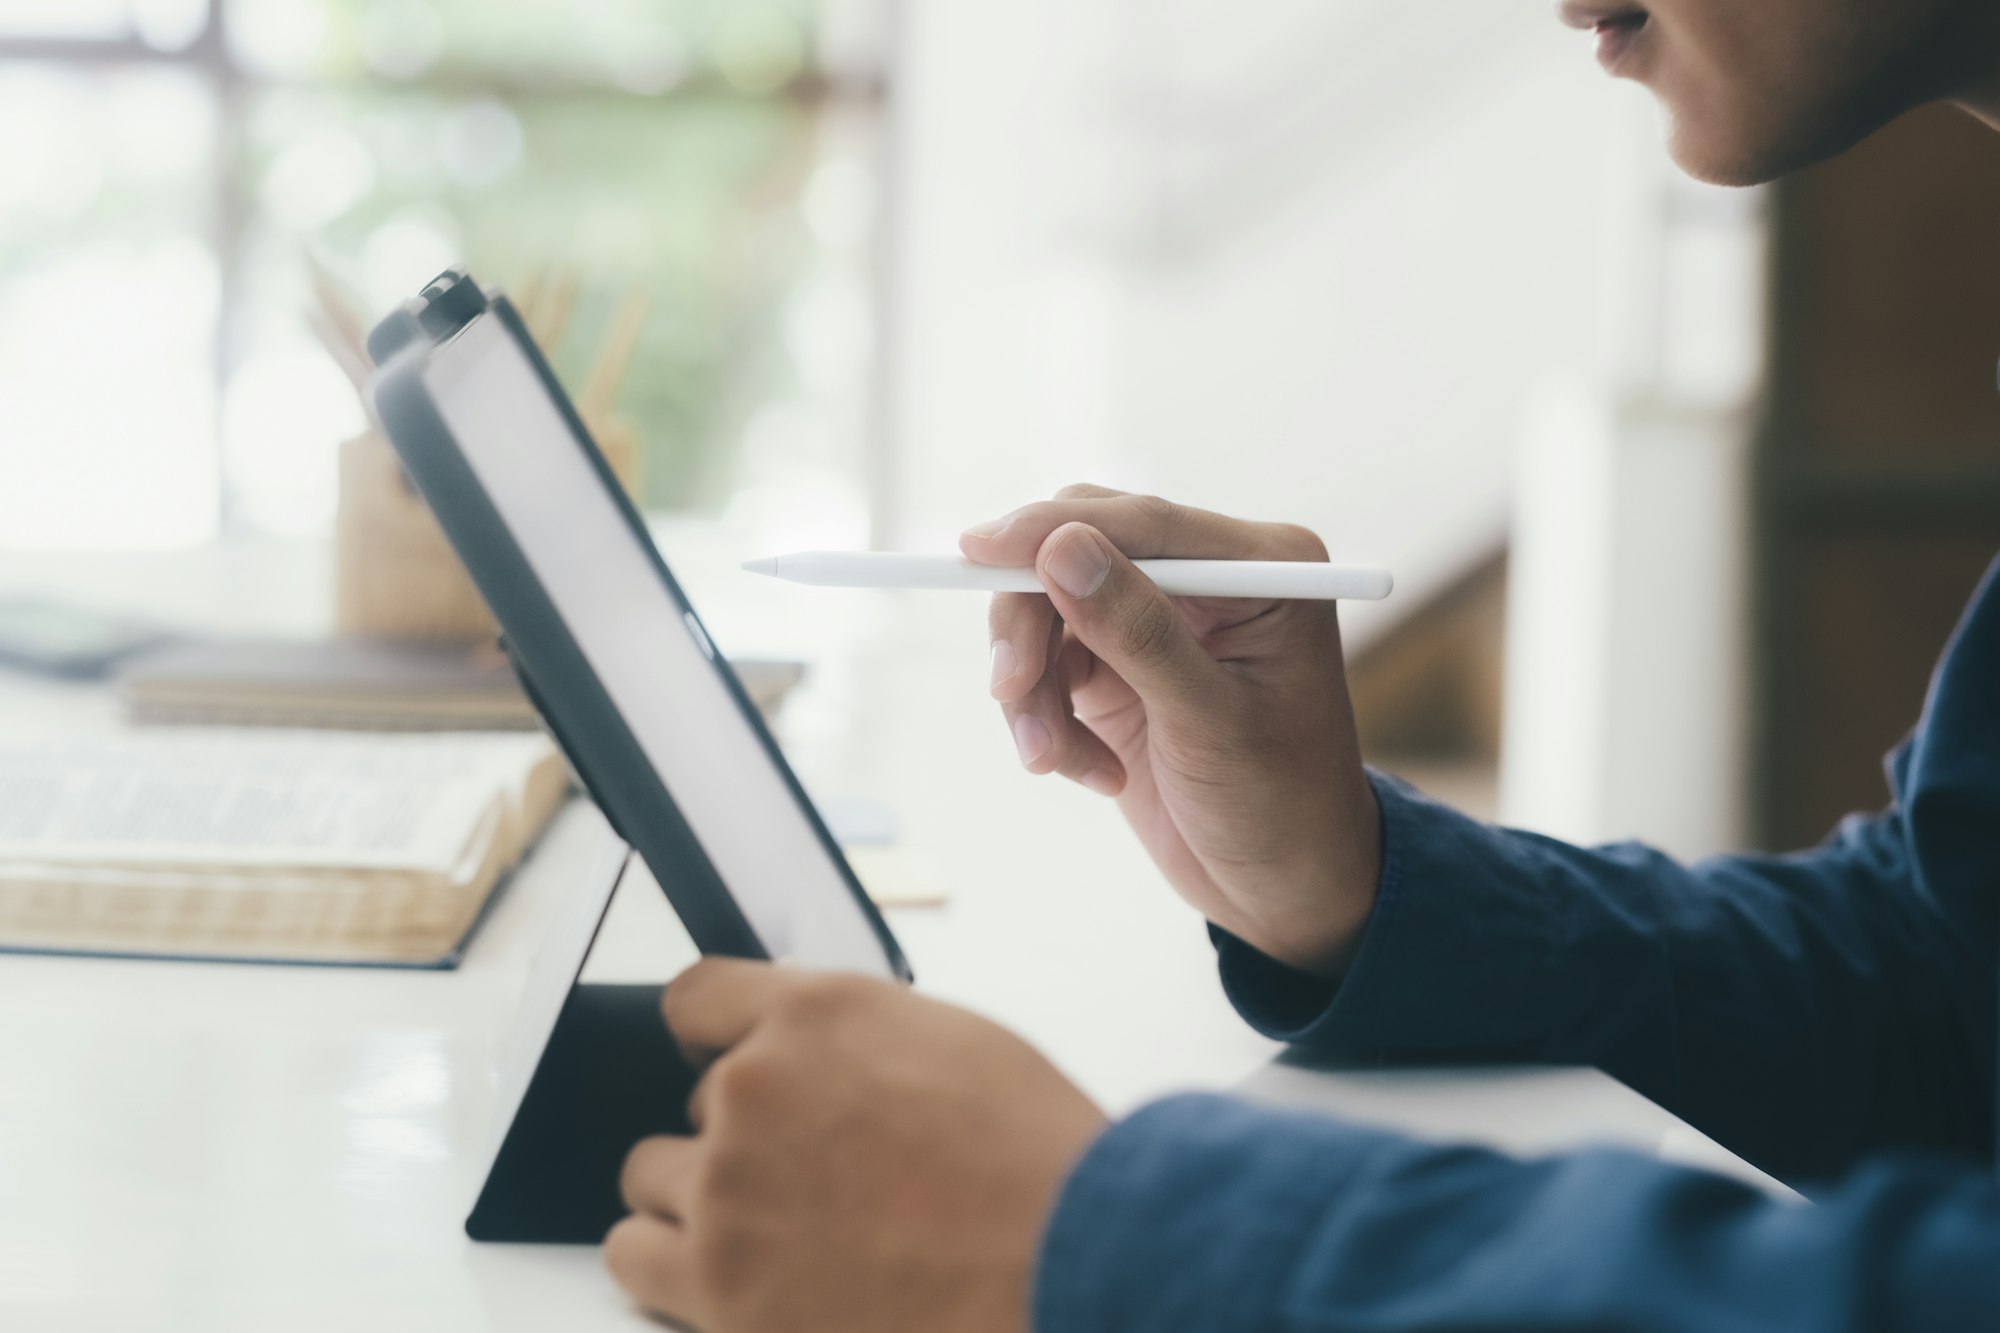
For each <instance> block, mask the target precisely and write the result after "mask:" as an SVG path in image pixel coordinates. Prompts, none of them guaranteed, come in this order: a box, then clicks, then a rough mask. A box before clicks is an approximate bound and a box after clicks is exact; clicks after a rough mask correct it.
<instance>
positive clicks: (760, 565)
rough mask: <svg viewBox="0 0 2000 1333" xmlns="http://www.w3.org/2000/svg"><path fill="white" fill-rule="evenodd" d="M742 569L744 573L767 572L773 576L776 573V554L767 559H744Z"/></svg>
mask: <svg viewBox="0 0 2000 1333" xmlns="http://www.w3.org/2000/svg"><path fill="white" fill-rule="evenodd" d="M743 569H744V572H746V573H750V574H769V575H771V576H772V577H774V578H775V577H776V576H777V573H778V560H777V557H776V556H773V557H771V558H770V559H768V560H745V561H744V562H743Z"/></svg>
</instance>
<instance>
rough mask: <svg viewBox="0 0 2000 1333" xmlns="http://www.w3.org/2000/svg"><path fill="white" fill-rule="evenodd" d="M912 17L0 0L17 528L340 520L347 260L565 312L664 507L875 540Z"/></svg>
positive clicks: (369, 282)
mask: <svg viewBox="0 0 2000 1333" xmlns="http://www.w3.org/2000/svg"><path fill="white" fill-rule="evenodd" d="M886 14H887V10H886V7H885V6H884V5H883V4H881V3H880V2H879V0H591V2H589V3H558V2H557V0H534V2H530V0H503V2H499V3H495V2H491V0H489V2H487V3H481V2H480V0H0V544H4V545H7V546H16V547H19V546H27V547H61V546H125V547H132V546H155V545H173V544H180V543H187V542H194V541H199V540H203V539H205V538H207V537H209V536H212V535H214V534H215V533H216V532H218V531H263V532H275V533H286V534H313V533H319V532H324V531H325V530H326V529H327V528H328V526H329V525H330V521H331V517H332V510H333V505H334V502H335V495H336V488H335V468H334V460H335V453H336V450H337V447H338V445H339V442H340V441H341V440H342V439H344V438H346V437H348V436H350V435H353V434H355V433H358V432H360V431H361V430H363V429H365V424H366V423H365V418H364V416H363V413H362V411H361V408H360V406H359V403H358V400H357V398H356V396H355V394H354V391H353V388H352V386H351V385H350V383H349V382H348V379H347V378H346V376H345V375H344V374H343V372H342V369H341V367H340V366H339V365H338V364H337V363H336V361H335V360H334V359H332V358H331V357H329V356H328V354H327V353H326V351H325V350H324V348H323V347H322V346H321V344H320V342H319V341H317V340H316V338H315V334H314V331H313V329H312V327H311V323H310V320H311V319H312V318H314V316H312V315H311V314H310V312H311V311H312V310H313V309H314V308H315V305H316V297H315V291H314V277H313V274H314V269H315V265H318V266H320V267H321V268H323V269H324V271H325V272H327V273H328V274H330V275H331V277H332V280H333V284H334V286H335V287H336V288H337V289H338V290H340V291H341V292H343V293H344V294H345V295H346V297H347V299H348V300H349V301H350V302H351V303H352V304H353V306H354V307H355V308H356V310H357V312H359V313H362V314H364V315H365V316H366V317H370V318H372V317H373V315H375V314H377V313H379V312H380V311H382V310H385V309H387V308H388V307H389V306H391V305H393V304H394V303H395V302H396V301H398V300H401V299H403V298H404V297H406V296H408V295H410V294H411V293H413V292H414V291H415V290H416V288H417V287H418V286H419V285H421V284H422V283H423V282H424V281H425V280H426V279H428V278H429V277H430V276H432V275H433V274H434V273H435V272H436V271H437V270H438V269H440V268H442V267H444V266H445V265H446V264H448V263H451V262H456V261H458V260H461V259H462V260H465V261H466V262H469V263H470V264H471V265H472V266H473V269H474V271H475V272H477V273H479V274H480V275H481V277H482V278H484V279H485V280H487V281H497V282H499V283H501V284H502V285H504V286H507V287H508V288H509V289H510V290H513V291H515V292H516V293H517V294H528V293H536V294H538V298H539V299H538V307H539V308H540V309H541V311H542V320H543V323H544V324H545V325H546V326H548V327H550V328H551V329H554V330H558V332H557V333H556V335H555V336H553V337H552V340H551V346H552V352H553V356H554V360H555V362H556V365H557V369H558V370H559V371H560V372H561V373H562V375H563V377H564V379H565V380H566V382H567V383H568V384H569V385H570V387H571V388H572V390H573V391H577V392H580V391H581V390H582V389H583V387H584V385H585V384H586V383H587V382H588V381H589V380H590V379H591V378H592V375H593V370H594V367H595V365H596V364H597V363H598V361H599V360H600V358H601V356H602V354H603V352H604V349H605V347H606V344H607V341H608V340H609V339H610V335H611V331H612V329H613V328H614V327H615V326H616V325H617V324H618V322H619V321H620V320H621V318H622V319H626V320H631V321H635V322H634V327H635V328H636V330H637V333H636V336H635V338H634V340H633V342H634V346H633V348H632V352H633V355H632V357H631V369H630V371H629V372H628V373H627V374H626V375H625V376H624V377H623V378H622V381H621V383H620V386H619V388H618V391H617V393H616V396H615V399H613V401H612V404H611V406H610V407H609V408H608V409H606V414H607V415H611V416H615V417H616V418H618V419H620V420H621V421H623V422H626V423H629V425H630V427H631V428H632V429H633V430H634V431H636V433H637V436H638V438H639V440H640V441H641V442H642V456H643V459H644V477H645V483H644V492H645V493H644V499H645V501H646V503H647V504H648V505H650V506H652V507H656V508H671V509H693V510H706V511H717V510H720V509H722V508H724V507H726V506H731V505H734V506H749V507H751V508H753V509H755V508H758V507H762V508H763V509H765V510H772V509H775V510H777V511H787V510H796V511H798V512H800V513H802V514H804V515H806V521H807V523H808V525H809V526H816V528H817V531H816V533H815V534H814V535H824V536H826V537H827V538H828V539H830V540H843V541H853V540H858V539H859V538H860V537H861V536H862V535H863V534H864V533H865V528H866V518H867V515H866V513H865V501H864V500H863V498H862V497H863V495H864V493H865V486H864V482H863V472H864V465H863V457H864V453H865V450H866V440H867V435H868V431H869V427H870V420H871V416H872V412H873V404H872V402H871V399H870V387H869V386H870V385H871V384H873V383H874V382H875V378H876V377H875V376H874V375H873V374H872V371H871V362H872V356H873V350H872V349H873V344H874V338H873V329H874V320H875V313H874V312H875V307H876V302H875V300H874V285H875V282H874V273H873V268H872V263H871V255H872V253H873V245H872V242H871V239H870V237H871V231H872V225H873V214H874V205H875V201H876V196H877V193H878V183H879V178H880V172H879V169H878V165H877V141H878V138H879V134H878V122H879V119H880V116H881V113H882V104H883V92H884V89H883V80H882V76H881V73H880V70H879V66H878V64H877V61H878V57H879V53H880V52H881V51H883V50H884V49H886V41H885V39H884V34H883V28H884V26H885V25H886V23H887V22H888V19H887V17H886Z"/></svg>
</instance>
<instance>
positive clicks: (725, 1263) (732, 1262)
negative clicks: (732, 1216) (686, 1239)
mask: <svg viewBox="0 0 2000 1333" xmlns="http://www.w3.org/2000/svg"><path fill="white" fill-rule="evenodd" d="M757 1251H758V1244H757V1240H756V1237H755V1236H754V1235H753V1234H752V1233H750V1232H749V1231H748V1230H747V1229H746V1228H743V1227H740V1226H737V1225H735V1224H733V1223H732V1222H730V1221H728V1220H719V1221H718V1222H717V1224H716V1225H712V1226H709V1227H705V1228H701V1229H698V1230H696V1231H695V1232H694V1233H693V1244H692V1246H691V1248H690V1252H689V1257H690V1259H691V1260H692V1262H693V1267H694V1271H695V1279H696V1281H697V1282H699V1283H700V1285H701V1288H702V1290H703V1291H705V1292H707V1293H708V1295H709V1297H710V1299H712V1300H713V1301H715V1302H717V1303H718V1304H720V1305H721V1306H723V1308H725V1309H734V1308H737V1307H739V1306H740V1305H741V1304H742V1303H743V1302H744V1301H745V1300H746V1299H748V1298H750V1297H751V1295H752V1294H753V1293H754V1292H755V1291H756V1289H757V1286H758V1278H759V1273H760V1270H763V1276H764V1277H767V1278H768V1277H769V1272H768V1269H766V1267H765V1266H764V1265H762V1264H760V1263H759V1262H758V1257H757Z"/></svg>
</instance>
